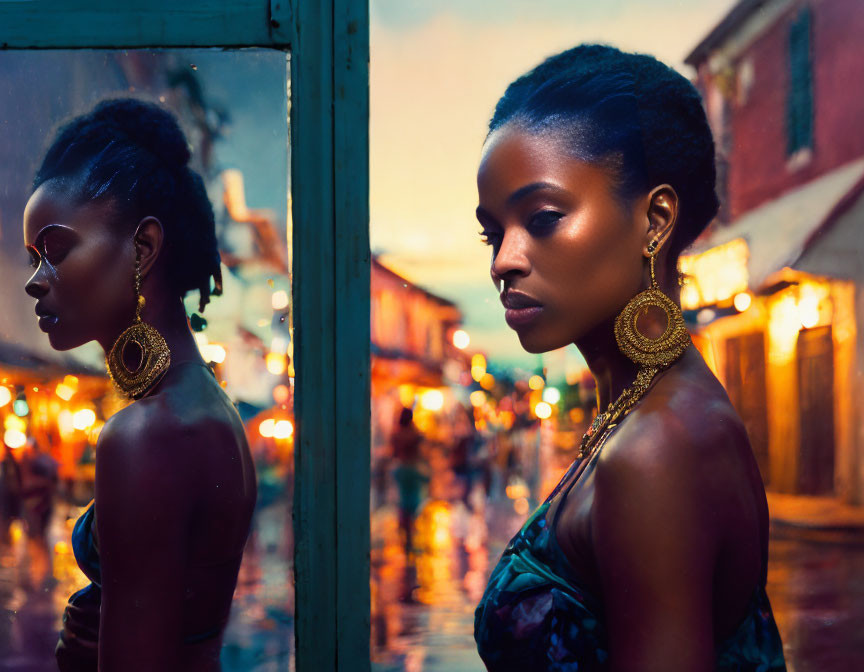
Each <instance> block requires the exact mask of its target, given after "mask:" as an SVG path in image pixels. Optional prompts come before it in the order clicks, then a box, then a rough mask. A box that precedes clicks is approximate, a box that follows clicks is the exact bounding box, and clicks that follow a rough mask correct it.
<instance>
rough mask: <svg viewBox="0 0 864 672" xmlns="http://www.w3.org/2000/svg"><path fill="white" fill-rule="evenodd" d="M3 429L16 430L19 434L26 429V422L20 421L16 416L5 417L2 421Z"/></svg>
mask: <svg viewBox="0 0 864 672" xmlns="http://www.w3.org/2000/svg"><path fill="white" fill-rule="evenodd" d="M3 428H4V429H16V430H18V431H19V432H23V431H24V430H25V429H27V422H26V421H25V420H22V419H21V418H19V417H18V416H17V415H7V416H6V419H5V420H4V421H3Z"/></svg>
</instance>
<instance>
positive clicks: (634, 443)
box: [596, 375, 750, 515]
mask: <svg viewBox="0 0 864 672" xmlns="http://www.w3.org/2000/svg"><path fill="white" fill-rule="evenodd" d="M749 453H750V443H749V440H748V438H747V431H746V429H745V428H744V425H743V423H742V421H741V419H740V417H739V416H738V414H737V413H736V412H735V409H734V408H733V407H732V405H731V403H730V402H729V398H728V396H727V395H726V393H725V391H723V388H722V386H720V384H719V382H717V380H716V378H714V377H713V375H711V376H710V378H709V377H706V376H704V375H684V376H678V377H669V378H666V379H661V380H660V381H658V384H657V385H656V386H655V387H654V388H653V389H652V390H651V392H649V395H648V396H646V398H645V399H644V400H643V401H642V402H641V403H640V404H639V406H637V408H636V409H634V411H633V412H631V413H630V415H628V416H627V417H625V418H624V420H623V421H622V422H621V425H620V427H619V428H618V429H617V430H616V431H615V432H614V434H613V435H612V436H611V437H610V440H609V443H608V445H607V446H605V447H604V449H603V452H602V453H601V455H600V458H599V459H598V463H597V467H596V483H597V496H598V497H601V498H602V497H616V496H623V493H627V494H626V496H629V497H633V496H634V495H636V494H644V495H645V496H646V498H647V499H653V498H659V499H660V500H665V501H666V502H667V504H668V505H669V506H670V507H673V506H690V507H693V510H694V512H698V511H699V510H700V509H701V510H703V512H704V513H706V514H708V513H709V512H712V511H716V508H717V507H718V506H722V505H723V504H724V503H725V500H726V499H727V498H728V497H729V493H730V488H729V487H728V486H729V484H730V483H731V482H733V481H735V480H740V479H741V477H742V476H743V475H744V474H745V472H746V470H747V468H748V464H749V463H748V454H749ZM712 515H713V514H712Z"/></svg>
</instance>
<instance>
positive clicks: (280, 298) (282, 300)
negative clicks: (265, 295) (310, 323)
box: [270, 289, 288, 310]
mask: <svg viewBox="0 0 864 672" xmlns="http://www.w3.org/2000/svg"><path fill="white" fill-rule="evenodd" d="M270 303H271V305H272V306H273V310H284V309H285V308H287V307H288V292H286V291H285V290H284V289H280V290H277V291H275V292H273V296H272V297H271V301H270Z"/></svg>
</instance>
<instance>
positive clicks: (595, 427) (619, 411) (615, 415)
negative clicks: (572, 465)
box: [576, 366, 666, 459]
mask: <svg viewBox="0 0 864 672" xmlns="http://www.w3.org/2000/svg"><path fill="white" fill-rule="evenodd" d="M662 368H666V367H662ZM660 370H661V367H656V366H647V367H642V368H640V369H639V372H638V373H637V374H636V380H634V381H633V383H631V384H630V385H629V386H628V387H625V388H624V391H623V392H621V394H620V395H619V396H618V398H617V399H616V400H615V401H613V402H610V403H609V406H607V407H606V410H605V411H603V413H598V414H597V417H595V418H594V421H593V422H592V423H591V426H590V427H589V428H588V431H586V432H585V433H584V434H583V435H582V440H581V441H580V442H579V452H578V453H577V454H576V457H577V458H579V459H581V458H583V457H585V455H586V454H587V453H588V452H589V451H590V450H591V449H592V448H593V447H594V446H595V445H597V443H598V442H599V440H600V437H601V436H602V435H603V434H605V432H606V429H607V428H609V427H610V425H614V424H617V421H618V420H619V419H620V418H623V417H624V416H625V415H627V413H629V412H630V411H631V410H632V409H633V407H634V406H635V405H636V404H637V403H638V402H639V400H640V399H641V398H642V397H643V396H645V393H646V392H647V391H648V388H649V387H650V385H651V381H652V380H654V376H655V375H657V373H658V372H659V371H660Z"/></svg>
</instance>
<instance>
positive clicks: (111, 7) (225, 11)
mask: <svg viewBox="0 0 864 672" xmlns="http://www.w3.org/2000/svg"><path fill="white" fill-rule="evenodd" d="M276 43H279V40H278V38H277V39H274V37H273V35H272V27H271V23H270V3H269V0H193V1H191V2H188V1H187V2H176V0H123V2H122V3H118V2H107V1H105V0H102V1H99V0H33V2H27V3H21V2H12V3H9V2H0V46H2V47H4V48H26V49H38V48H52V49H60V48H75V47H89V48H96V47H104V48H111V47H148V46H151V47H156V46H159V47H182V46H186V47H197V46H201V47H205V46H270V45H272V44H276Z"/></svg>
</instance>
